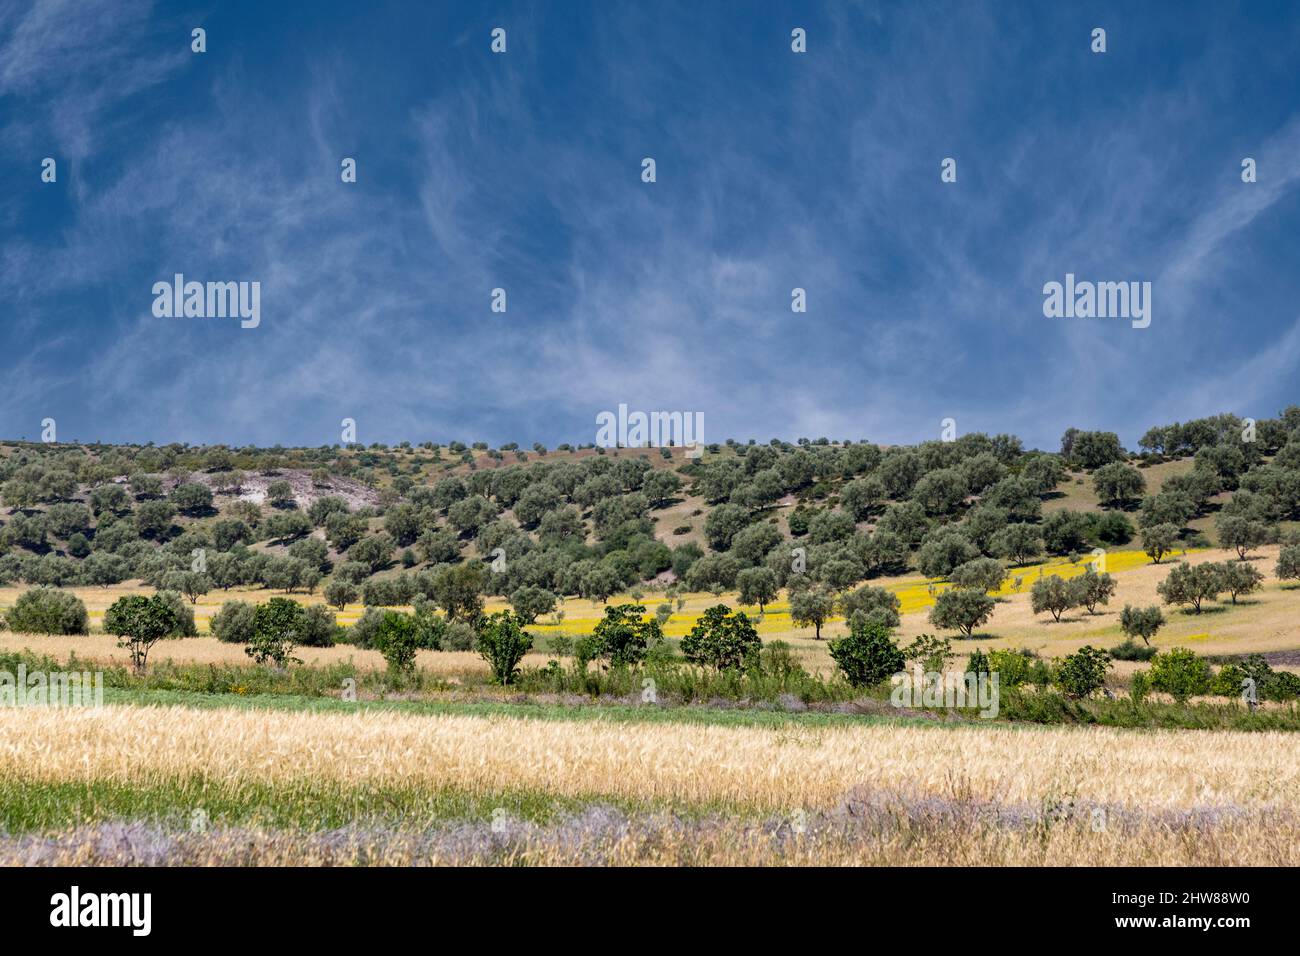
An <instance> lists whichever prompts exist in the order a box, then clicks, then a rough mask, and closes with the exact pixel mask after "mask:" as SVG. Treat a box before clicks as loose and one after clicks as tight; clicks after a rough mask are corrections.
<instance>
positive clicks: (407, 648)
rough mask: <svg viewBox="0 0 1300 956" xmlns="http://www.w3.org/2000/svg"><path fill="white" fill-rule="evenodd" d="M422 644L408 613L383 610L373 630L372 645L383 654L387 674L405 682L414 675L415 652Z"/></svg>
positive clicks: (416, 628) (414, 621) (412, 618)
mask: <svg viewBox="0 0 1300 956" xmlns="http://www.w3.org/2000/svg"><path fill="white" fill-rule="evenodd" d="M421 644H422V640H421V634H420V628H419V627H418V626H417V624H416V620H415V618H414V617H412V616H411V615H409V614H402V613H401V612H400V611H385V612H384V617H383V619H382V620H381V621H380V622H379V629H378V630H377V631H376V632H375V636H374V646H375V649H376V650H378V651H379V653H381V654H383V655H384V660H385V661H386V662H387V664H388V673H389V676H390V677H391V678H392V679H393V680H395V681H398V682H399V683H406V682H408V681H409V680H410V679H411V678H412V677H414V675H415V652H416V651H418V650H419V649H420V646H421Z"/></svg>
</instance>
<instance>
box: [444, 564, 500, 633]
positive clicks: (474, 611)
mask: <svg viewBox="0 0 1300 956" xmlns="http://www.w3.org/2000/svg"><path fill="white" fill-rule="evenodd" d="M486 587H487V571H486V569H485V568H484V566H483V564H482V563H480V562H477V561H465V562H463V563H462V564H455V565H451V566H450V567H446V568H442V569H441V570H440V571H438V573H437V574H436V575H434V578H433V601H434V603H435V604H437V605H438V606H439V607H440V608H442V609H443V611H445V612H446V614H447V619H448V620H450V621H465V622H467V623H470V624H473V623H474V622H475V621H477V620H478V619H479V618H480V617H482V616H483V591H484V590H485V589H486Z"/></svg>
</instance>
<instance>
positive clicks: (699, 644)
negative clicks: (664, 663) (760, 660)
mask: <svg viewBox="0 0 1300 956" xmlns="http://www.w3.org/2000/svg"><path fill="white" fill-rule="evenodd" d="M762 646H763V642H762V641H761V640H759V637H758V631H756V630H755V629H754V625H753V624H751V623H750V622H749V617H748V616H747V615H746V614H745V613H744V612H742V611H736V612H735V613H732V612H731V609H730V608H728V607H727V605H725V604H717V605H714V606H713V607H711V608H709V609H708V610H707V611H705V612H704V614H703V615H702V616H701V617H700V618H699V620H697V621H696V622H695V626H694V627H692V628H691V632H690V633H689V634H687V635H686V637H684V638H682V654H683V655H685V657H686V659H687V660H688V661H690V662H691V663H692V664H704V665H706V666H708V667H712V668H714V669H715V670H724V669H726V668H729V667H730V668H736V669H740V668H742V667H744V666H745V664H746V663H747V662H748V661H749V660H750V659H751V658H752V657H753V655H755V654H757V653H758V652H759V650H760V649H761V648H762Z"/></svg>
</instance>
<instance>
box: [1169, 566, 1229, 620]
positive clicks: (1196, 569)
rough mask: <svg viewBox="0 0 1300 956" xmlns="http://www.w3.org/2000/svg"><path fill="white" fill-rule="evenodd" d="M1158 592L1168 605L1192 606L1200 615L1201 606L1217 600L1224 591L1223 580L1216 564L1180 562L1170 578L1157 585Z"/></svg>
mask: <svg viewBox="0 0 1300 956" xmlns="http://www.w3.org/2000/svg"><path fill="white" fill-rule="evenodd" d="M1156 591H1157V592H1159V594H1160V596H1161V597H1162V598H1164V601H1165V603H1166V604H1190V605H1191V606H1192V607H1193V608H1194V609H1195V611H1196V613H1197V614H1200V613H1201V604H1202V603H1203V602H1205V601H1213V600H1215V599H1217V598H1218V596H1219V594H1220V593H1221V592H1222V591H1223V580H1222V576H1221V575H1220V573H1219V567H1218V565H1216V564H1213V563H1206V564H1197V565H1190V564H1187V563H1185V562H1183V561H1179V562H1178V563H1177V564H1175V565H1174V566H1173V567H1172V568H1171V569H1170V571H1169V576H1168V577H1167V578H1165V579H1164V581H1162V582H1161V583H1160V584H1158V585H1156Z"/></svg>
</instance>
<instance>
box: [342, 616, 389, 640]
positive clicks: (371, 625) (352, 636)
mask: <svg viewBox="0 0 1300 956" xmlns="http://www.w3.org/2000/svg"><path fill="white" fill-rule="evenodd" d="M383 620H384V612H383V611H382V610H380V609H379V608H377V607H368V608H366V610H365V613H364V614H362V615H361V617H359V618H357V622H356V623H355V624H353V625H352V626H351V627H349V628H346V629H345V633H344V635H343V640H344V642H345V643H348V644H355V645H356V646H357V647H360V648H366V649H369V648H371V647H374V646H375V635H376V634H377V633H379V625H380V624H381V623H382V622H383Z"/></svg>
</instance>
